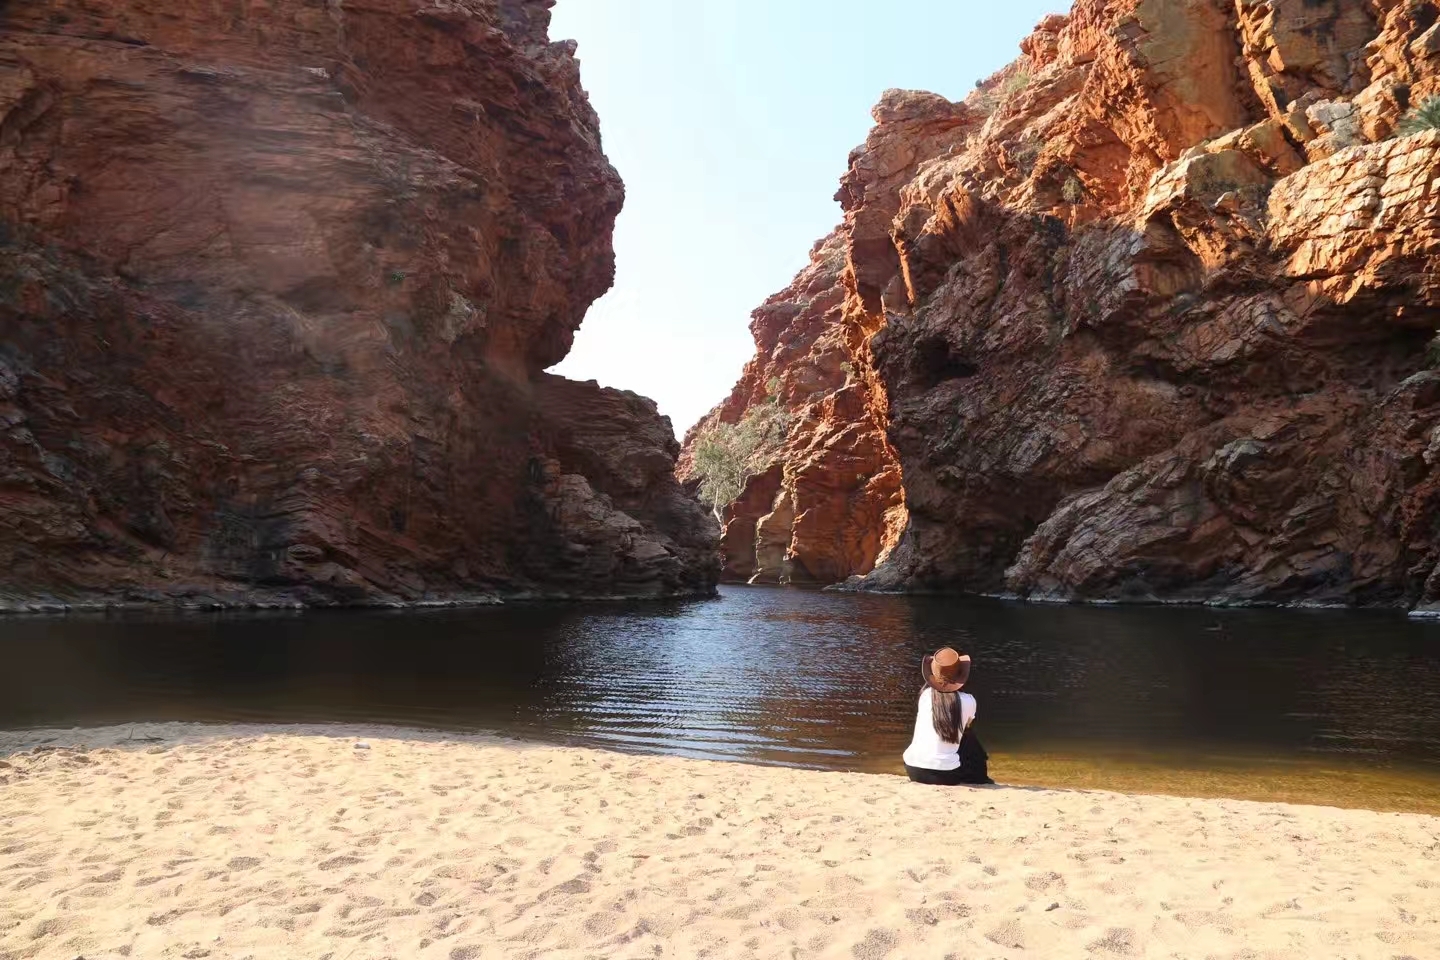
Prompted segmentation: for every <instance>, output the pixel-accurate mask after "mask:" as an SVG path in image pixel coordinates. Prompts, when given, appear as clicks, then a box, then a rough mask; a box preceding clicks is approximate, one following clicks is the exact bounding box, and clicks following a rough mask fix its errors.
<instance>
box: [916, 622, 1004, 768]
mask: <svg viewBox="0 0 1440 960" xmlns="http://www.w3.org/2000/svg"><path fill="white" fill-rule="evenodd" d="M920 673H921V675H922V676H924V678H925V688H924V689H923V690H921V691H920V709H919V711H918V712H917V713H916V715H915V736H914V737H913V738H912V739H911V741H910V746H909V747H908V748H907V749H906V750H905V772H906V773H908V774H909V775H910V779H911V780H914V781H915V782H916V783H931V784H937V785H940V786H955V785H957V784H962V783H994V782H995V781H994V780H991V779H990V776H989V773H988V771H987V769H986V767H987V763H988V760H989V757H988V756H987V755H986V753H985V748H984V747H982V746H980V741H979V740H977V739H976V738H975V733H974V731H973V730H971V729H970V725H971V724H972V723H974V722H975V698H974V697H972V696H971V695H970V694H968V693H961V692H960V688H961V687H963V686H965V682H966V681H967V680H969V679H970V657H969V655H968V654H964V653H959V652H958V651H955V650H952V649H950V648H949V647H942V648H941V649H939V650H936V651H935V652H934V653H933V654H932V655H930V656H928V657H926V658H925V659H924V661H922V662H921V664H920Z"/></svg>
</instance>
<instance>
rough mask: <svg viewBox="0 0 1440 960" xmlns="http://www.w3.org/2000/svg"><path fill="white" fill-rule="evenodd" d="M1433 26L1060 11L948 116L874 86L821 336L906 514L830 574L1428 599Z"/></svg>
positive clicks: (1432, 9)
mask: <svg viewBox="0 0 1440 960" xmlns="http://www.w3.org/2000/svg"><path fill="white" fill-rule="evenodd" d="M1437 21H1440V6H1437V5H1435V4H1434V3H1431V2H1428V0H1422V2H1414V3H1402V2H1388V0H1378V2H1362V0H1294V2H1289V0H1265V2H1251V0H1236V2H1234V3H1230V2H1223V3H1222V2H1215V0H1080V2H1078V3H1076V5H1075V7H1074V9H1073V10H1072V11H1071V13H1070V14H1069V15H1068V16H1052V17H1048V18H1046V19H1045V20H1044V21H1042V22H1041V24H1040V25H1039V26H1038V27H1037V28H1036V30H1035V31H1034V32H1033V33H1032V34H1031V35H1030V36H1029V37H1027V38H1026V39H1025V40H1024V41H1023V42H1022V44H1021V50H1022V56H1021V57H1020V59H1019V60H1017V61H1016V62H1015V63H1013V64H1011V65H1010V66H1008V67H1007V68H1005V69H1004V70H1002V71H1001V72H1000V73H998V74H996V75H995V76H993V77H990V78H988V79H987V80H986V81H984V82H983V83H981V84H980V85H979V86H978V87H977V89H976V90H975V91H974V92H973V93H971V95H970V96H969V97H967V99H966V101H965V102H964V103H962V104H950V103H947V102H945V101H940V100H939V98H935V97H933V96H931V95H921V94H907V93H901V92H895V91H892V92H890V93H887V94H886V96H885V98H884V99H883V100H882V103H881V106H880V107H878V108H877V110H876V114H875V117H876V121H877V124H876V127H875V129H874V130H873V131H872V133H871V135H870V137H869V139H868V140H867V143H866V144H865V146H864V147H862V148H860V149H859V150H857V151H856V152H855V153H854V154H853V155H852V158H851V166H850V171H849V172H848V173H847V175H846V177H845V179H844V181H843V184H842V190H841V199H842V204H843V206H844V208H845V211H846V214H845V223H844V224H843V225H842V227H841V228H840V230H839V231H838V240H839V243H840V244H841V245H842V246H843V247H844V250H845V257H846V265H845V267H844V269H843V271H842V272H841V275H840V279H839V283H840V286H841V287H843V288H844V290H845V300H844V304H843V306H842V307H841V308H840V309H838V310H837V311H836V314H835V315H834V316H833V317H832V319H831V321H830V326H831V327H832V328H833V329H834V330H836V331H858V338H859V339H858V340H847V344H849V345H850V356H851V358H852V359H851V361H850V362H851V363H852V364H853V365H854V376H855V377H856V378H857V379H858V380H860V381H863V382H865V383H867V384H871V385H872V387H871V391H872V392H871V396H873V397H877V398H880V397H883V400H884V403H883V406H882V405H881V404H879V403H875V404H871V405H870V406H869V407H867V410H866V414H865V417H862V418H856V420H855V421H852V422H860V421H861V420H865V421H866V422H872V423H873V422H875V421H874V420H873V419H872V418H874V417H875V414H876V413H877V412H883V419H881V420H879V423H882V424H883V425H884V427H885V430H886V439H887V441H888V449H889V450H890V451H892V453H891V456H892V457H893V461H892V462H893V464H895V465H898V467H899V470H900V474H901V477H902V489H903V500H904V509H905V511H906V514H907V518H906V522H905V527H904V532H903V534H901V535H900V536H899V537H898V538H897V539H896V541H895V542H894V543H893V545H891V544H889V543H888V542H887V543H886V546H887V547H889V549H888V552H885V553H884V554H883V556H882V555H881V554H880V553H877V555H876V558H875V559H876V560H877V561H880V562H879V563H878V565H877V567H876V569H874V570H873V571H872V572H870V573H869V574H868V575H867V576H865V577H864V578H863V579H861V578H856V579H855V580H853V581H852V582H851V584H850V585H851V586H854V587H858V588H869V589H912V590H913V589H926V590H930V589H942V590H951V589H954V590H971V591H983V592H999V593H1012V594H1016V595H1020V596H1026V597H1031V598H1044V599H1054V600H1070V599H1081V600H1143V601H1154V600H1193V601H1209V602H1256V603H1284V602H1326V603H1356V604H1379V605H1399V606H1418V607H1420V608H1425V607H1426V606H1427V605H1429V604H1434V603H1436V602H1440V566H1437V565H1440V499H1437V484H1440V464H1437V462H1436V461H1437V459H1440V372H1437V371H1436V370H1435V369H1432V367H1434V366H1435V365H1436V364H1437V363H1440V357H1437V352H1440V351H1437V350H1436V347H1435V342H1434V340H1433V338H1434V337H1435V333H1436V328H1437V325H1440V311H1437V307H1440V300H1437V297H1440V288H1437V278H1440V253H1437V251H1440V244H1437V239H1440V236H1437V229H1440V199H1437V194H1436V191H1435V186H1434V185H1435V184H1436V183H1437V182H1440V133H1433V132H1431V133H1419V134H1414V135H1398V133H1399V130H1398V125H1399V122H1400V120H1401V119H1402V117H1404V116H1405V115H1406V114H1407V112H1409V111H1411V110H1412V109H1413V108H1414V107H1415V106H1417V105H1419V104H1421V103H1423V102H1425V101H1426V100H1427V99H1428V98H1430V97H1433V96H1436V95H1440V76H1437V68H1440V63H1437V60H1436V54H1434V53H1433V52H1432V51H1431V47H1435V49H1436V50H1440V45H1437V44H1436V43H1435V42H1434V41H1433V37H1434V35H1435V34H1436V30H1437V29H1440V28H1437ZM825 335H826V334H825V332H823V331H822V332H819V333H817V334H816V338H817V340H818V339H821V338H823V337H824V336H825ZM757 343H759V337H758V336H757ZM760 347H761V350H760V354H761V356H768V355H769V353H770V352H771V351H769V350H767V349H766V347H765V345H764V344H763V343H762V344H760ZM759 359H760V358H759V357H757V361H758V360H759ZM748 375H749V370H748V369H747V376H748ZM769 375H770V376H776V375H777V374H776V373H774V372H771V373H770V374H769ZM742 385H743V382H742ZM734 401H735V397H732V401H731V402H732V404H733V402H734ZM720 415H722V416H730V415H732V412H729V411H727V410H726V409H725V408H722V409H721V411H720ZM835 426H836V427H838V426H840V425H839V424H836V425H835ZM782 469H784V470H788V469H789V461H788V460H786V461H785V463H784V464H783V466H782ZM889 469H893V467H891V466H890V465H889V464H887V470H889ZM875 529H876V530H877V532H878V530H879V528H878V527H877V528H875ZM856 572H863V571H856Z"/></svg>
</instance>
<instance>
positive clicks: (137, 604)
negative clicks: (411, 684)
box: [0, 580, 1440, 622]
mask: <svg viewBox="0 0 1440 960" xmlns="http://www.w3.org/2000/svg"><path fill="white" fill-rule="evenodd" d="M719 587H736V588H745V589H762V590H803V591H806V592H809V593H829V594H834V595H837V596H852V597H865V596H870V597H927V598H946V599H954V600H988V601H994V602H997V603H1006V604H1017V605H1020V606H1035V607H1086V608H1095V609H1131V608H1142V609H1143V608H1161V609H1177V610H1283V611H1297V612H1298V611H1313V612H1318V613H1364V614H1374V615H1376V616H1382V615H1394V614H1403V615H1404V616H1405V618H1406V619H1410V620H1417V621H1421V622H1432V621H1440V604H1415V605H1406V604H1403V603H1396V604H1370V605H1359V604H1345V603H1329V602H1325V601H1320V600H1288V601H1269V600H1247V599H1233V598H1226V597H1210V598H1201V599H1170V598H1165V597H1152V598H1147V599H1133V600H1129V599H1126V600H1115V599H1096V600H1083V599H1075V598H1066V597H1049V596H1019V595H1018V594H1011V593H967V592H963V591H953V592H952V591H943V590H880V589H859V588H855V587H850V586H847V585H846V582H845V581H840V582H839V583H832V584H787V583H753V584H752V583H747V582H743V581H729V580H722V581H720V582H719V583H718V584H717V585H716V588H714V589H712V590H711V591H710V592H708V593H693V592H692V593H667V594H593V595H591V594H570V593H560V592H556V593H549V592H545V591H517V592H514V593H504V592H497V593H476V594H457V595H455V596H452V597H443V598H434V599H424V600H403V599H399V598H391V599H386V598H369V599H360V600H354V601H324V602H313V601H305V600H296V599H293V598H288V597H284V596H282V595H277V596H275V597H274V598H273V599H270V598H267V597H266V596H265V595H264V592H263V591H261V592H260V593H261V596H260V597H259V598H257V597H256V596H255V595H253V594H250V595H246V596H244V597H243V598H242V597H238V596H237V597H235V598H228V597H217V596H208V597H207V598H206V599H204V600H196V599H186V598H181V597H174V598H168V599H156V600H122V599H108V598H100V599H92V600H74V601H70V600H62V599H59V598H55V597H35V598H26V599H18V598H14V597H11V598H3V599H0V618H4V617H32V616H33V617H46V616H55V617H63V616H68V615H71V614H106V613H162V612H174V613H247V612H254V613H277V612H279V613H285V612H288V613H310V612H326V611H347V610H348V611H357V612H367V611H368V612H378V611H405V610H464V609H479V608H484V607H496V606H504V605H506V604H511V603H514V604H526V603H543V604H551V603H553V604H577V603H598V604H607V603H666V602H687V601H696V600H714V599H717V598H718V597H719V596H720V592H719V589H718V588H719Z"/></svg>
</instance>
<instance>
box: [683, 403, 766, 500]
mask: <svg viewBox="0 0 1440 960" xmlns="http://www.w3.org/2000/svg"><path fill="white" fill-rule="evenodd" d="M789 428H790V415H789V414H788V413H786V412H785V410H784V408H783V407H781V406H780V405H779V404H778V403H775V402H773V400H772V402H769V403H762V404H758V405H756V406H753V407H751V408H750V409H749V410H746V411H745V415H744V416H742V417H741V418H740V422H739V423H713V424H711V425H710V426H708V427H706V428H705V429H704V430H702V431H700V435H699V436H697V437H696V438H695V446H694V447H693V448H692V449H691V455H690V458H691V462H692V463H693V464H694V475H695V476H697V477H699V478H700V496H701V497H702V498H704V500H705V502H706V504H708V505H709V507H710V509H711V510H712V511H713V512H714V514H715V517H716V519H718V520H720V521H721V522H723V521H724V517H723V516H722V513H723V512H724V510H725V507H726V506H727V505H729V504H731V503H733V502H734V501H735V500H736V498H738V497H739V496H740V494H741V493H743V492H744V490H745V481H747V480H749V479H750V478H751V477H753V476H754V475H755V474H757V473H760V472H762V471H764V470H765V469H766V468H767V467H769V466H770V462H771V460H772V459H773V457H774V454H775V451H776V450H777V449H778V448H779V446H780V444H781V443H783V442H784V441H785V434H786V432H787V431H788V430H789Z"/></svg>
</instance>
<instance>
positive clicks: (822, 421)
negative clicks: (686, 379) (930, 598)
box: [681, 233, 905, 584]
mask: <svg viewBox="0 0 1440 960" xmlns="http://www.w3.org/2000/svg"><path fill="white" fill-rule="evenodd" d="M844 270H845V247H844V244H843V243H842V242H841V241H840V238H839V235H838V233H837V234H832V235H831V236H830V237H827V238H826V239H824V240H822V241H821V242H820V243H818V244H816V246H815V248H814V249H813V250H812V251H811V252H810V265H809V266H808V267H806V269H805V270H803V271H801V273H800V275H799V276H797V277H796V278H795V281H794V282H793V283H792V284H791V285H790V286H789V287H787V288H786V289H785V290H783V291H782V292H780V293H778V294H776V295H775V296H773V297H771V298H770V299H769V300H767V301H766V302H765V303H764V304H763V305H762V306H761V307H760V308H759V309H757V310H756V311H755V313H754V315H753V317H752V320H751V324H750V330H751V332H752V333H753V334H754V336H755V343H756V345H757V354H756V356H755V358H754V359H753V360H751V361H750V362H749V363H748V364H747V365H746V367H745V372H744V375H743V376H742V377H741V380H740V382H739V383H738V384H736V386H735V389H734V390H733V391H732V392H731V394H730V397H729V398H728V399H727V400H726V401H725V402H724V403H723V404H721V405H720V406H719V407H717V408H716V409H715V410H713V411H711V413H710V414H709V415H708V416H706V417H705V419H703V420H701V421H700V423H698V424H696V425H695V426H694V427H692V428H691V430H690V433H689V434H688V435H687V437H686V443H687V444H693V442H694V440H695V438H696V437H697V436H699V434H700V433H701V432H702V431H704V430H707V429H710V428H711V427H712V426H713V425H714V424H717V423H737V422H739V420H740V418H741V417H743V416H744V415H745V412H746V411H747V410H749V409H751V408H753V407H756V406H758V405H761V404H770V403H779V404H781V405H782V406H783V407H784V408H785V409H786V410H787V411H789V414H790V416H789V422H788V435H787V436H786V438H785V441H784V444H783V445H782V446H781V447H779V448H778V449H776V450H774V451H772V457H773V461H772V466H771V467H770V468H769V469H767V470H762V471H760V472H759V473H757V474H756V475H755V476H753V477H751V478H750V481H749V483H748V484H747V485H746V488H745V490H744V492H743V493H742V494H741V495H740V497H739V498H738V499H737V500H736V501H735V502H733V503H731V504H730V505H729V506H728V507H727V508H726V510H725V516H724V534H723V536H722V538H721V542H720V543H721V554H722V556H723V558H724V576H725V577H726V578H727V579H731V580H746V581H753V582H757V583H810V584H814V583H820V584H826V583H834V582H835V581H836V580H843V579H844V578H846V577H848V576H851V575H852V574H859V573H868V572H870V570H871V569H872V568H873V567H874V565H875V562H876V560H877V558H879V557H880V556H882V555H883V554H884V551H885V550H886V549H887V548H888V547H889V546H890V545H891V544H893V543H894V541H895V539H896V538H897V537H898V536H899V533H900V529H901V527H902V526H903V519H904V509H905V508H904V502H903V498H902V496H901V493H900V474H899V469H898V466H897V465H896V463H895V460H894V453H893V452H892V451H891V450H890V446H889V444H888V443H887V442H886V441H885V434H884V423H885V414H884V407H885V398H884V393H883V390H882V389H881V388H880V387H879V385H878V383H877V382H876V381H875V380H874V378H873V375H872V376H871V377H870V378H868V379H867V378H865V377H864V376H863V375H862V371H863V370H865V369H866V368H864V367H862V366H861V365H860V364H859V363H858V362H857V359H856V351H857V350H859V349H861V348H862V347H863V344H864V342H865V339H866V338H865V333H864V331H863V330H861V329H860V328H859V327H855V326H851V325H849V324H847V323H846V322H845V311H844V305H845V299H846V291H845V288H844V286H843V285H842V284H841V282H840V278H841V274H842V273H843V272H844ZM690 473H691V470H690V465H689V462H688V460H687V459H684V458H682V460H681V476H682V477H689V475H690Z"/></svg>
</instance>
